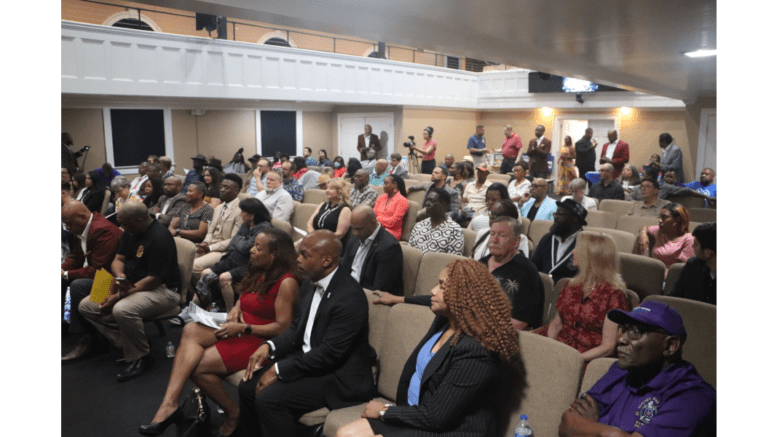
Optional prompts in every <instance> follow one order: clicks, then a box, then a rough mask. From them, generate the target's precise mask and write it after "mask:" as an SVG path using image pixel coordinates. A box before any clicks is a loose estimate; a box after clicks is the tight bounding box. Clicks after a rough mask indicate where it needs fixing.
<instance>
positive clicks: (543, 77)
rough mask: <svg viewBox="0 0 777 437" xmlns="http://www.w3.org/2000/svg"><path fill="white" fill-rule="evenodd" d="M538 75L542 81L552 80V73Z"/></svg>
mask: <svg viewBox="0 0 777 437" xmlns="http://www.w3.org/2000/svg"><path fill="white" fill-rule="evenodd" d="M537 74H538V75H539V76H540V79H542V80H548V79H550V76H551V74H550V73H543V72H541V71H538V72H537Z"/></svg>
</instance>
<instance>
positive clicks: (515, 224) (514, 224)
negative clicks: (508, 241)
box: [491, 215, 523, 237]
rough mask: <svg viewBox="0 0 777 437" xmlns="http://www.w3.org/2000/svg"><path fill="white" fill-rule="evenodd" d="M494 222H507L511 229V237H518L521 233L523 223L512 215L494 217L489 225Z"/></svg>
mask: <svg viewBox="0 0 777 437" xmlns="http://www.w3.org/2000/svg"><path fill="white" fill-rule="evenodd" d="M495 223H509V224H510V228H511V229H512V230H513V237H520V236H521V234H523V225H522V224H521V222H520V221H519V220H516V219H514V218H512V217H508V216H504V215H503V216H501V217H497V218H495V219H494V221H493V223H491V225H492V226H493V225H494V224H495Z"/></svg>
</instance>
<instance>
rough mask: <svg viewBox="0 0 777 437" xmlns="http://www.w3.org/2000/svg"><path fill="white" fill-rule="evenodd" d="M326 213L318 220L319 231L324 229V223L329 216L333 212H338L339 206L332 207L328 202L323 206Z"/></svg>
mask: <svg viewBox="0 0 777 437" xmlns="http://www.w3.org/2000/svg"><path fill="white" fill-rule="evenodd" d="M323 208H324V211H323V212H322V213H321V216H320V217H319V218H318V229H322V228H323V227H324V222H325V221H326V218H327V216H328V215H329V214H331V213H332V211H335V210H337V208H340V206H339V205H335V206H332V205H330V204H329V203H328V202H327V203H325V204H324V206H323Z"/></svg>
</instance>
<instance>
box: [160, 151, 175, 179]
mask: <svg viewBox="0 0 777 437" xmlns="http://www.w3.org/2000/svg"><path fill="white" fill-rule="evenodd" d="M172 169H173V160H172V159H170V158H168V157H167V156H160V157H159V172H160V173H162V180H165V179H167V178H169V177H170V176H175V173H174V172H173V170H172Z"/></svg>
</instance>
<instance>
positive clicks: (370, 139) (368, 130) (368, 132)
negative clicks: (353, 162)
mask: <svg viewBox="0 0 777 437" xmlns="http://www.w3.org/2000/svg"><path fill="white" fill-rule="evenodd" d="M368 149H372V150H374V151H375V156H376V157H377V156H378V153H377V152H379V151H380V138H378V136H377V135H375V134H374V133H372V126H370V125H369V124H366V125H364V133H363V134H361V135H359V141H358V143H357V144H356V150H358V151H359V153H360V154H361V157H362V161H364V160H365V159H367V150H368Z"/></svg>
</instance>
